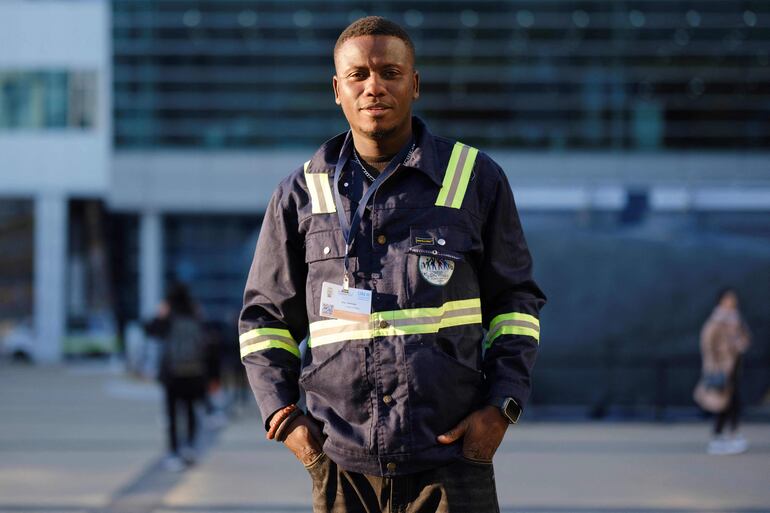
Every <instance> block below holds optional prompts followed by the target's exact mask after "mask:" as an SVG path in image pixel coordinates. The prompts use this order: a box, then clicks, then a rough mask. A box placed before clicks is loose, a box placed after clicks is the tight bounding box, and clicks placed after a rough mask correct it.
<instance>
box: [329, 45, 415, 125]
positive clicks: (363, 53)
mask: <svg viewBox="0 0 770 513" xmlns="http://www.w3.org/2000/svg"><path fill="white" fill-rule="evenodd" d="M334 65H335V68H336V71H337V74H336V75H335V76H334V78H333V79H332V85H333V87H334V97H335V100H336V102H337V105H340V106H342V111H343V112H344V113H345V118H347V120H348V123H349V124H350V128H351V129H352V130H353V131H354V132H355V133H358V134H360V135H364V136H366V137H369V138H373V139H380V140H382V139H387V138H388V137H391V136H394V135H398V134H400V133H401V131H402V130H404V129H405V127H410V126H411V122H412V102H413V101H414V100H416V99H417V97H418V96H419V95H420V79H419V76H418V74H417V72H416V71H415V70H414V63H413V61H412V57H411V54H410V53H409V49H408V48H407V46H406V44H405V43H404V42H403V41H402V40H401V39H399V38H397V37H392V36H360V37H354V38H351V39H348V40H347V41H345V42H344V43H343V44H342V46H341V47H340V48H339V49H338V50H337V53H336V55H335V56H334ZM407 129H408V128H407Z"/></svg>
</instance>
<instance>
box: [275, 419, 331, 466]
mask: <svg viewBox="0 0 770 513" xmlns="http://www.w3.org/2000/svg"><path fill="white" fill-rule="evenodd" d="M321 440H322V437H321V431H320V430H319V429H318V426H316V425H315V424H314V423H313V421H311V420H310V419H309V418H308V417H307V415H300V416H299V417H297V418H296V419H294V421H293V422H292V423H291V425H289V427H288V428H287V431H286V437H285V438H284V439H283V443H284V444H286V447H288V448H289V449H290V450H291V452H293V453H294V456H296V457H297V459H298V460H299V461H301V462H302V464H303V465H309V464H310V463H311V462H312V461H313V460H314V459H316V458H317V457H318V455H320V454H321V452H322V451H323V449H322V448H321Z"/></svg>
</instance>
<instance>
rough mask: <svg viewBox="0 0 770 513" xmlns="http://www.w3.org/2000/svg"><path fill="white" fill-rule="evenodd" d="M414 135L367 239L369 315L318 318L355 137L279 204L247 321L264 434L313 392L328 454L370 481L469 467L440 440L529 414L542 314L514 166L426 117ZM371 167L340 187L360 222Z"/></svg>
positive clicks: (335, 278) (321, 157) (263, 239)
mask: <svg viewBox="0 0 770 513" xmlns="http://www.w3.org/2000/svg"><path fill="white" fill-rule="evenodd" d="M413 132H414V143H415V147H414V150H413V151H412V153H411V154H410V156H409V157H408V158H407V160H406V161H405V162H404V163H403V164H401V165H399V167H398V168H397V169H396V171H395V173H394V174H393V175H392V176H391V177H390V178H388V179H387V180H386V181H385V182H384V183H383V184H382V186H381V187H380V188H379V189H378V190H377V191H376V193H375V194H374V197H373V198H372V200H371V202H370V208H369V209H368V210H367V212H366V214H365V215H364V218H363V220H362V222H361V224H360V225H359V226H358V227H357V231H356V232H355V233H356V239H355V242H354V244H353V246H352V251H351V254H350V276H351V282H350V286H351V287H356V288H360V289H367V290H371V291H372V313H371V315H369V318H368V319H367V320H360V321H349V320H339V319H329V318H326V317H321V316H320V311H319V309H320V300H321V298H320V296H321V287H322V283H323V282H332V283H336V284H341V282H342V276H343V257H344V255H345V241H344V238H343V235H342V231H341V227H340V222H339V219H338V215H337V210H336V207H335V201H334V195H333V192H332V188H333V187H334V169H335V164H336V163H337V159H338V158H339V154H340V149H341V147H342V144H343V141H344V139H345V134H341V135H339V136H337V137H335V138H333V139H331V140H329V141H327V142H326V143H325V144H324V145H323V146H322V147H321V148H320V149H319V150H318V151H317V152H316V154H315V155H314V156H313V158H312V159H311V160H310V161H308V162H307V163H306V164H305V165H304V166H302V167H300V168H299V169H297V170H295V171H294V172H293V173H292V174H291V175H289V176H288V177H287V178H286V179H284V180H283V181H282V182H281V183H280V185H279V186H278V188H277V189H276V191H275V193H274V194H273V196H272V199H271V201H270V204H269V206H268V208H267V212H266V213H265V218H264V222H263V224H262V230H261V232H260V236H259V241H258V243H257V248H256V252H255V255H254V261H253V263H252V266H251V270H250V272H249V277H248V282H247V284H246V289H245V293H244V305H243V310H242V312H241V317H240V333H241V336H240V351H241V359H242V361H243V364H244V365H245V367H246V371H247V374H248V377H249V382H250V383H251V387H252V390H253V392H254V395H255V397H256V400H257V403H258V405H259V409H260V411H261V414H262V418H263V419H264V420H265V422H267V421H268V419H269V417H270V416H271V415H272V414H273V413H274V412H275V411H277V410H278V409H280V408H282V407H284V406H286V405H288V404H292V403H296V402H297V401H298V400H299V399H300V389H302V390H303V391H304V394H305V400H306V406H307V410H308V414H309V415H310V416H312V417H313V418H314V419H316V420H317V421H318V422H319V423H320V424H321V426H322V429H323V434H324V438H325V440H324V443H323V449H324V452H326V453H327V455H328V456H329V457H331V459H332V460H333V461H335V462H336V463H337V464H338V465H339V466H340V467H342V468H344V469H346V470H349V471H353V472H362V473H366V474H371V475H381V476H393V475H401V474H408V473H411V472H417V471H420V470H424V469H428V468H433V467H437V466H440V465H443V464H446V463H449V462H451V461H453V460H456V459H458V458H461V457H462V453H461V444H460V443H457V444H453V445H441V444H439V443H438V442H437V440H436V437H437V436H438V435H440V434H442V433H444V432H446V431H448V430H449V429H450V428H452V427H454V426H455V425H456V424H457V423H458V422H459V421H460V420H462V419H463V418H464V417H465V416H467V415H468V414H469V413H471V412H472V411H474V410H475V409H478V408H480V407H482V406H484V405H485V404H495V405H499V404H501V403H502V400H503V399H504V398H506V397H512V398H514V399H515V400H516V401H517V402H518V403H519V404H520V405H521V406H522V407H524V406H525V405H526V402H527V398H528V396H529V393H530V386H531V385H530V376H531V372H532V367H533V365H534V363H535V357H536V353H537V349H538V344H539V339H540V322H539V320H538V312H539V310H540V308H541V307H542V306H543V304H544V303H545V296H544V295H543V293H542V292H541V291H540V289H539V288H538V287H537V285H536V284H535V282H534V281H533V279H532V259H531V257H530V253H529V250H528V249H527V244H526V242H525V239H524V234H523V233H522V229H521V224H520V222H519V216H518V213H517V211H516V206H515V204H514V200H513V194H512V193H511V189H510V186H509V184H508V181H507V179H506V176H505V174H504V173H503V171H502V169H500V167H499V166H498V165H497V164H496V163H495V162H494V161H492V159H490V158H489V157H488V156H487V155H485V154H484V153H481V152H478V151H477V150H476V149H475V148H471V147H469V146H466V145H464V144H461V143H457V142H455V141H451V140H448V139H444V138H441V137H436V136H433V135H431V133H430V132H429V131H428V130H427V128H426V127H425V125H424V124H423V123H422V122H421V121H420V120H419V119H418V118H414V120H413ZM359 171H360V168H356V164H355V163H354V162H353V161H352V159H351V160H349V162H348V165H347V166H346V167H345V170H344V172H343V175H342V179H341V180H340V181H339V184H338V185H339V191H340V193H341V202H342V206H343V208H344V210H345V214H346V215H347V219H348V220H350V218H351V209H355V207H356V206H357V201H358V199H359V198H360V191H358V192H353V191H352V189H354V187H351V186H350V185H351V184H352V183H354V181H353V179H354V178H355V176H354V174H355V173H358V172H359ZM346 184H347V185H346ZM306 337H307V348H306V350H305V351H304V353H302V352H300V349H299V343H300V342H302V341H303V340H304V339H306Z"/></svg>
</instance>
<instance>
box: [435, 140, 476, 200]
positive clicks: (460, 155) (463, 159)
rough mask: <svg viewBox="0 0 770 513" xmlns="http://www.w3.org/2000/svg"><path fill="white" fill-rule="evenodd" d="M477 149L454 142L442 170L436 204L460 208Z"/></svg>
mask: <svg viewBox="0 0 770 513" xmlns="http://www.w3.org/2000/svg"><path fill="white" fill-rule="evenodd" d="M478 154H479V150H477V149H476V148H473V147H471V146H466V145H465V144H463V143H460V142H458V143H455V146H454V148H453V149H452V155H451V156H450V157H449V164H447V168H446V171H445V172H444V182H443V184H442V185H441V190H440V191H439V193H438V198H436V206H439V207H450V208H460V207H461V206H462V204H463V198H465V191H466V190H467V189H468V182H469V181H470V179H471V172H472V171H473V164H474V163H475V162H476V156H478Z"/></svg>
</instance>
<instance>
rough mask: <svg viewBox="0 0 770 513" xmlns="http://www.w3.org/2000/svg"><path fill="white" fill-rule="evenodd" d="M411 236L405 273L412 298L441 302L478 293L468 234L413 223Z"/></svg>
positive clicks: (434, 302)
mask: <svg viewBox="0 0 770 513" xmlns="http://www.w3.org/2000/svg"><path fill="white" fill-rule="evenodd" d="M409 238H410V240H409V248H408V249H407V257H406V266H407V268H406V273H405V274H406V276H407V282H408V283H407V294H408V298H409V300H410V302H413V303H415V304H419V305H430V306H439V305H441V304H443V303H445V302H446V301H452V300H456V299H469V298H472V297H478V280H477V278H476V273H475V271H474V268H473V265H472V263H471V259H470V250H471V244H472V241H471V237H470V235H469V234H467V233H466V232H464V231H462V230H458V229H457V228H455V227H450V226H439V227H435V228H422V227H410V229H409Z"/></svg>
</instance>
